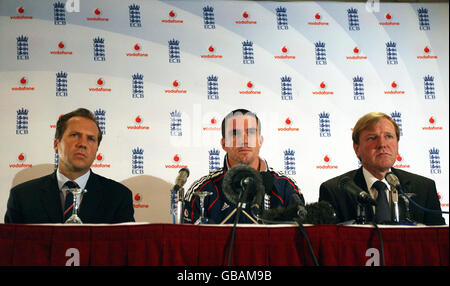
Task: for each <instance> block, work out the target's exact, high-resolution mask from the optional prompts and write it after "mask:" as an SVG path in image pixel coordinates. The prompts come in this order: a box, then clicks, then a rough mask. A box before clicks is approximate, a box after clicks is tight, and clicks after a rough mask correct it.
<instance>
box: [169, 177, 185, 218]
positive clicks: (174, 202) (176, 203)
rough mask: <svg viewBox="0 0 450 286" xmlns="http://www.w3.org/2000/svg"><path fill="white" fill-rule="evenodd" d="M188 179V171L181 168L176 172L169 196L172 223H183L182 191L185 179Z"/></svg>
mask: <svg viewBox="0 0 450 286" xmlns="http://www.w3.org/2000/svg"><path fill="white" fill-rule="evenodd" d="M188 177H189V169H188V168H182V169H180V170H179V171H178V175H177V177H176V178H175V186H174V187H173V188H172V191H171V194H170V212H171V213H172V220H173V223H176V224H182V223H183V212H184V202H183V199H184V189H183V186H184V184H186V181H187V178H188Z"/></svg>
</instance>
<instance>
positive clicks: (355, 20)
mask: <svg viewBox="0 0 450 286" xmlns="http://www.w3.org/2000/svg"><path fill="white" fill-rule="evenodd" d="M347 17H348V30H349V31H359V16H358V9H355V8H350V9H348V10H347Z"/></svg>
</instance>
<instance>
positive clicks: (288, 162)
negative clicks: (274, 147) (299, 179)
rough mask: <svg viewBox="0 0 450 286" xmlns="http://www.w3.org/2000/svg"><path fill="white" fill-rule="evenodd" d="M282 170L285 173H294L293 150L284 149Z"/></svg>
mask: <svg viewBox="0 0 450 286" xmlns="http://www.w3.org/2000/svg"><path fill="white" fill-rule="evenodd" d="M284 172H285V173H286V174H287V175H295V174H296V173H297V172H296V171H295V151H294V150H291V149H287V150H284Z"/></svg>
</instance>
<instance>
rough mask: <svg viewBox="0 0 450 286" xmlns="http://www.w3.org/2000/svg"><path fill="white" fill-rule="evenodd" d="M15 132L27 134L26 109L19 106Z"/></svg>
mask: <svg viewBox="0 0 450 286" xmlns="http://www.w3.org/2000/svg"><path fill="white" fill-rule="evenodd" d="M16 134H18V135H26V134H28V109H25V108H23V107H22V108H21V109H19V110H17V119H16Z"/></svg>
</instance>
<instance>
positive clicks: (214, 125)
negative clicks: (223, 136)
mask: <svg viewBox="0 0 450 286" xmlns="http://www.w3.org/2000/svg"><path fill="white" fill-rule="evenodd" d="M219 125H220V124H219V121H218V120H217V119H216V117H215V116H213V117H211V119H209V121H208V122H207V123H206V126H204V127H203V128H202V129H203V131H220V130H221V126H219Z"/></svg>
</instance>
